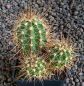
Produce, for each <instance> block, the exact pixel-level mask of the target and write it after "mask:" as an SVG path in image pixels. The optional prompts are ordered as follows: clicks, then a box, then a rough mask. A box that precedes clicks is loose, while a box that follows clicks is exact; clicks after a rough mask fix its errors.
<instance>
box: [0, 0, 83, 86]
mask: <svg viewBox="0 0 84 86" xmlns="http://www.w3.org/2000/svg"><path fill="white" fill-rule="evenodd" d="M27 3H28V5H27ZM30 5H31V7H32V9H33V11H36V12H39V13H40V15H42V16H43V17H45V18H46V19H47V20H48V21H49V24H50V25H52V29H53V34H54V36H56V37H57V36H58V37H60V34H61V32H62V33H63V34H64V36H65V37H67V36H69V37H71V39H72V40H73V42H74V45H75V46H76V47H78V48H79V49H78V51H77V53H78V55H79V56H78V57H77V58H78V61H77V62H76V63H75V65H74V66H73V67H72V68H71V69H70V70H69V71H68V72H67V78H66V84H65V85H67V86H83V84H84V83H83V81H84V0H0V67H9V65H10V64H11V65H13V63H14V62H9V60H8V59H9V58H11V57H12V56H13V55H14V54H15V52H16V50H15V51H13V52H12V51H10V50H11V49H12V48H13V47H14V46H15V45H14V44H13V42H12V38H11V37H12V27H13V25H14V23H15V20H16V19H17V16H19V14H20V12H22V11H23V10H25V9H27V8H28V7H30ZM4 59H7V60H6V61H5V62H4ZM9 76H10V74H9V73H7V72H6V71H4V73H3V70H2V71H1V72H0V81H1V84H0V86H9V85H10V83H11V79H9V80H7V82H5V83H4V82H3V81H2V79H3V80H4V81H6V77H9ZM10 86H11V85H10ZM13 86H14V85H13Z"/></svg>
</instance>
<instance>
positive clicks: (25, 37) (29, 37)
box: [16, 17, 47, 55]
mask: <svg viewBox="0 0 84 86" xmlns="http://www.w3.org/2000/svg"><path fill="white" fill-rule="evenodd" d="M16 33H17V39H18V43H19V46H20V48H22V52H23V53H24V55H29V54H30V52H33V53H36V52H38V50H39V49H40V47H44V46H45V43H46V42H47V39H46V30H45V28H44V26H43V24H42V22H41V21H40V20H39V19H38V18H37V17H34V19H32V20H31V21H25V20H24V21H22V22H21V24H20V26H19V27H18V28H17V31H16Z"/></svg>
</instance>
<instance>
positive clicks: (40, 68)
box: [19, 55, 49, 80]
mask: <svg viewBox="0 0 84 86" xmlns="http://www.w3.org/2000/svg"><path fill="white" fill-rule="evenodd" d="M30 58H31V59H30ZM22 71H23V72H25V75H24V74H22V75H23V76H25V79H29V80H31V79H32V78H39V79H42V78H46V77H48V75H49V71H48V70H47V65H46V62H45V60H44V59H42V58H41V57H38V56H37V55H32V56H31V57H29V58H25V57H23V59H22V61H21V73H22ZM22 75H21V77H22ZM19 78H20V76H19Z"/></svg>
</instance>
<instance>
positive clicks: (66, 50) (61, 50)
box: [49, 39, 74, 70]
mask: <svg viewBox="0 0 84 86" xmlns="http://www.w3.org/2000/svg"><path fill="white" fill-rule="evenodd" d="M73 57H74V48H73V47H72V45H70V44H69V43H67V41H66V40H64V39H62V40H59V42H57V41H56V42H54V46H53V47H52V48H50V56H49V58H50V63H51V65H52V67H54V70H55V69H56V70H57V69H58V70H64V67H67V68H69V66H70V65H72V62H73V61H72V60H73Z"/></svg>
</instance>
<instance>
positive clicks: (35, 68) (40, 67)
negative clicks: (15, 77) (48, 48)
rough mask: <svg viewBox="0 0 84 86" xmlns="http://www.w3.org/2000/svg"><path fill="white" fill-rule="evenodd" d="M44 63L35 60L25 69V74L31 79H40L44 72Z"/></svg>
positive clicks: (41, 60)
mask: <svg viewBox="0 0 84 86" xmlns="http://www.w3.org/2000/svg"><path fill="white" fill-rule="evenodd" d="M45 68H46V63H45V61H44V60H43V59H40V58H37V60H36V61H35V63H34V64H33V65H32V66H30V67H28V66H27V68H26V72H27V73H28V74H29V76H31V77H40V76H44V75H45V74H44V73H45V71H46V69H45Z"/></svg>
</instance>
